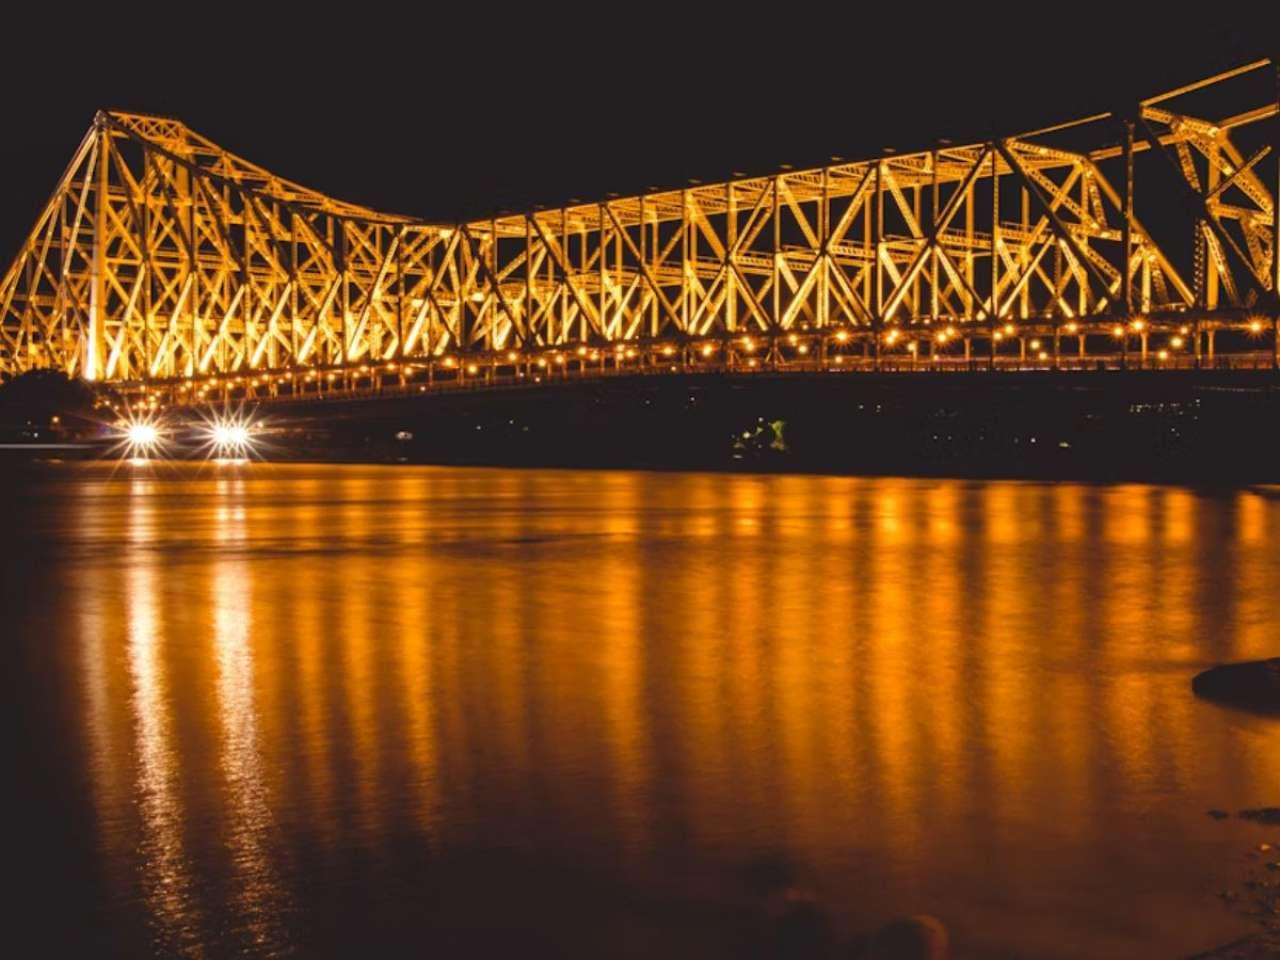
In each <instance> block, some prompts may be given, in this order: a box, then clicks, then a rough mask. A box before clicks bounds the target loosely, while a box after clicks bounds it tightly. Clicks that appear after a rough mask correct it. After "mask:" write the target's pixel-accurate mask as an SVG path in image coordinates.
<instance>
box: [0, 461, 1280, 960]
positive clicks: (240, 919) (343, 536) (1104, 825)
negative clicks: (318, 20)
mask: <svg viewBox="0 0 1280 960" xmlns="http://www.w3.org/2000/svg"><path fill="white" fill-rule="evenodd" d="M3 488H4V494H5V495H4V503H3V508H2V521H0V537H3V539H4V544H5V548H4V560H3V568H2V570H3V576H4V581H3V593H2V598H3V605H4V607H3V609H4V618H3V623H4V632H5V647H4V649H5V653H6V655H7V664H6V669H5V670H4V686H3V689H2V690H0V694H2V696H3V700H4V702H5V704H6V709H7V710H9V711H10V713H11V717H10V720H9V721H8V723H7V724H6V727H7V730H8V732H9V733H11V734H12V735H13V736H14V737H15V739H16V750H15V757H16V760H15V761H14V762H13V763H11V764H10V765H9V769H8V770H7V771H6V772H7V774H8V781H9V786H8V787H7V788H6V790H7V792H8V794H9V799H10V801H11V804H12V805H11V806H10V812H9V816H8V817H7V818H6V827H7V829H6V831H5V832H6V834H7V837H6V841H5V848H6V854H7V855H6V858H5V859H6V866H7V868H8V869H7V870H6V873H7V881H8V882H7V884H6V885H7V886H8V887H9V890H10V892H9V893H8V894H6V897H5V899H6V901H7V903H6V906H7V917H6V921H5V922H6V928H5V930H4V936H5V942H6V943H7V944H9V947H8V948H7V951H6V952H9V950H12V949H13V947H14V945H15V944H20V945H24V946H27V945H31V946H35V947H43V948H44V952H45V953H46V954H47V955H52V954H53V953H54V952H57V951H62V952H64V953H66V952H69V951H76V952H79V953H80V954H81V955H119V956H130V957H139V956H146V955H163V956H171V955H172V956H204V957H223V956H231V955H248V956H301V957H312V956H354V955H362V956H437V957H438V956H458V957H476V956H512V957H530V956H541V955H552V956H571V957H613V956H620V957H721V956H751V955H753V954H752V951H753V950H754V949H755V946H756V945H758V944H760V943H767V942H769V936H770V934H769V932H768V931H769V925H770V923H771V922H772V921H771V917H774V916H776V915H777V912H778V911H779V909H780V906H779V904H780V903H781V902H782V901H784V900H785V899H786V897H787V896H788V894H787V893H785V892H784V891H785V888H787V887H790V888H793V892H792V893H791V894H790V896H793V897H794V896H801V897H809V898H812V899H813V900H814V901H815V902H816V904H817V907H818V909H819V910H821V911H822V912H823V913H824V914H825V916H826V918H827V920H828V921H829V923H830V925H831V927H832V929H833V931H834V936H835V937H836V938H837V940H839V941H842V942H848V941H849V940H851V939H852V938H854V937H855V936H856V935H857V934H858V933H859V932H860V931H863V930H866V929H868V928H870V927H872V926H874V925H875V924H877V923H879V922H882V921H883V920H885V919H886V918H887V917H889V916H891V915H893V914H896V913H899V912H929V913H933V914H936V915H938V916H940V917H941V918H943V919H944V920H945V921H946V922H947V924H948V925H949V926H950V928H951V930H952V933H953V936H954V938H955V941H956V943H957V945H958V947H959V948H960V950H959V951H958V952H959V953H960V955H961V956H965V957H1009V956H1019V957H1061V958H1067V957H1071V958H1076V957H1124V958H1132V957H1148V956H1150V957H1176V956H1181V955H1185V954H1187V953H1190V952H1192V951H1193V950H1196V949H1201V948H1204V947H1207V946H1209V945H1212V944H1214V943H1217V942H1221V941H1224V940H1228V939H1231V938H1232V937H1234V936H1238V935H1240V934H1241V933H1243V932H1244V931H1246V930H1247V929H1248V926H1247V923H1246V922H1245V921H1244V920H1242V919H1241V918H1240V917H1238V916H1235V915H1233V914H1232V913H1231V912H1230V911H1229V910H1228V909H1227V908H1226V907H1225V906H1224V905H1223V903H1222V901H1221V900H1220V899H1219V897H1218V893H1219V891H1221V890H1224V889H1227V888H1228V887H1229V886H1230V885H1231V884H1232V883H1234V882H1236V880H1238V878H1239V875H1240V873H1241V871H1242V870H1243V869H1244V859H1245V851H1247V850H1249V849H1250V848H1251V847H1252V846H1255V845H1256V844H1257V843H1258V842H1259V841H1260V840H1262V839H1275V838H1272V837H1269V836H1267V833H1266V831H1264V829H1263V828H1262V827H1259V826H1257V825H1254V824H1250V823H1246V822H1244V821H1240V820H1238V819H1236V818H1231V819H1226V820H1221V821H1219V820H1215V819H1213V818H1211V817H1209V816H1207V815H1206V811H1207V810H1208V809H1209V808H1211V807H1222V808H1227V809H1231V810H1235V809H1237V808H1240V807H1248V806H1260V805H1266V804H1272V805H1275V804H1277V803H1280V724H1278V723H1277V722H1276V721H1267V720H1264V719H1259V718H1254V717H1251V716H1249V715H1247V714H1241V713H1234V712H1231V711H1228V710H1224V709H1222V708H1219V707H1216V706H1212V705H1209V704H1206V703H1202V702H1199V701H1197V700H1195V699H1193V697H1192V696H1191V694H1190V691H1189V681H1190V678H1191V676H1192V675H1193V674H1194V673H1195V672H1196V671H1198V670H1199V669H1201V668H1202V667H1204V666H1206V665H1208V664H1210V663H1212V662H1215V661H1219V660H1228V659H1240V658H1253V657H1262V656H1266V655H1275V654H1276V653H1277V652H1280V628H1277V626H1276V621H1275V620H1274V610H1275V604H1276V600H1277V597H1280V551H1277V549H1276V543H1277V535H1278V534H1280V499H1277V497H1276V494H1275V492H1273V491H1269V490H1232V491H1226V492H1196V491H1191V490H1187V489H1180V488H1172V487H1144V486H1087V485H1052V484H1034V483H1016V482H996V483H973V482H963V481H932V480H903V479H856V478H829V477H797V476H745V475H738V476H731V475H709V474H693V475H690V474H663V473H624V472H571V471H521V470H478V469H451V468H416V467H415V468H388V467H350V466H341V467H327V466H275V465H254V466H251V467H230V466H224V467H203V468H181V469H180V468H174V467H171V468H165V469H150V468H134V467H129V466H122V467H116V468H112V467H110V466H99V465H70V464H68V465H61V466H50V467H47V468H44V469H37V470H36V471H34V472H18V471H12V470H10V471H8V474H7V476H6V477H5V479H4V481H3ZM13 801H16V803H15V802H13ZM1270 832H1271V833H1275V832H1276V831H1275V830H1274V829H1273V830H1271V831H1270ZM10 955H23V956H25V955H30V953H29V952H28V951H25V950H18V951H16V952H11V953H10Z"/></svg>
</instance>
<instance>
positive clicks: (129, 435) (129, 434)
mask: <svg viewBox="0 0 1280 960" xmlns="http://www.w3.org/2000/svg"><path fill="white" fill-rule="evenodd" d="M124 437H125V439H126V440H128V441H129V443H130V445H132V446H135V447H151V446H154V445H155V442H156V441H157V440H159V439H160V431H159V430H157V429H156V428H155V427H154V426H152V425H151V424H149V423H131V424H129V426H128V428H127V429H126V430H125V432H124Z"/></svg>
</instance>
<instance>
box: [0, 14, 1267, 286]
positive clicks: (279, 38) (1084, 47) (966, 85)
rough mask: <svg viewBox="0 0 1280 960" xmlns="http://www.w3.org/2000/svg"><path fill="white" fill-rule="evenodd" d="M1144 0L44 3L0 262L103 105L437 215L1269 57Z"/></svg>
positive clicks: (23, 48) (759, 168) (1251, 43)
mask: <svg viewBox="0 0 1280 960" xmlns="http://www.w3.org/2000/svg"><path fill="white" fill-rule="evenodd" d="M1147 7H1148V9H1146V10H1135V7H1134V6H1133V5H1125V4H1121V3H1118V2H1117V3H1115V4H1113V5H1112V6H1111V8H1110V9H1108V8H1106V7H1103V8H1099V9H1098V10H1094V11H1093V12H1087V11H1086V10H1085V9H1084V8H1082V7H1080V6H1078V5H1077V6H1075V7H1069V6H1068V5H1066V4H1054V5H1048V4H1040V5H1031V4H1024V5H1021V6H1019V7H1017V8H1010V9H1009V10H1007V11H1006V10H1004V9H1002V8H998V7H994V6H976V5H957V6H956V7H955V9H954V12H952V13H950V14H947V15H939V14H937V13H935V12H932V9H931V7H929V6H927V5H925V4H914V5H912V4H907V3H903V2H896V0H895V2H889V3H882V4H876V5H874V6H871V5H867V4H861V3H858V4H844V5H840V6H836V7H832V8H824V7H821V6H817V5H811V4H804V3H800V2H782V3H775V4H773V5H772V6H770V7H768V8H767V9H768V10H769V11H770V12H768V13H757V12H753V10H754V9H755V7H754V5H749V4H747V3H742V4H738V5H735V6H732V7H727V8H717V9H711V8H703V7H698V6H692V5H686V6H684V7H665V6H663V7H659V6H655V5H632V6H605V5H599V6H596V7H593V8H589V9H581V10H575V11H573V12H568V11H557V10H555V9H551V8H543V7H536V6H532V5H526V6H524V7H522V8H521V12H519V13H511V12H508V11H506V10H504V9H503V8H499V7H498V6H496V5H483V6H482V5H459V6H458V7H456V8H450V9H449V11H448V12H440V10H438V9H435V8H428V7H425V6H424V7H422V8H419V10H418V12H416V13H414V14H413V15H412V16H409V15H407V14H404V13H400V12H392V11H390V10H386V9H382V8H379V7H375V6H371V5H364V6H359V5H352V6H350V7H348V8H345V12H344V13H342V14H341V15H340V14H338V13H336V12H326V8H325V7H324V6H323V5H322V4H318V3H317V4H313V5H310V6H307V7H303V8H299V9H298V11H296V12H281V11H277V9H276V8H274V7H270V6H268V5H266V4H265V3H264V4H263V5H261V7H260V8H259V9H258V10H256V11H253V12H236V13H230V12H212V11H210V10H209V9H207V8H204V7H195V6H192V7H183V8H178V7H176V6H169V7H165V8H161V10H160V11H156V12H152V11H147V10H144V9H143V8H141V7H126V6H125V5H112V6H111V8H110V9H107V10H104V9H103V8H99V9H100V10H101V11H102V12H100V13H99V14H97V15H96V16H94V17H93V18H90V19H86V18H85V15H84V14H82V13H79V12H77V11H75V10H73V9H72V8H70V7H67V8H61V7H60V8H58V10H57V11H56V13H55V14H53V15H52V16H51V17H46V16H44V15H39V16H36V15H31V16H29V17H28V18H27V22H25V23H22V24H20V25H19V26H18V28H17V29H13V30H10V31H9V32H8V34H7V35H6V36H5V37H4V38H3V39H2V40H0V45H2V46H0V102H2V103H3V107H4V114H3V116H4V118H5V131H6V133H5V135H4V136H3V138H2V139H0V162H2V163H3V171H4V181H3V182H4V189H3V190H2V191H0V261H4V262H7V261H8V258H9V255H10V252H11V251H13V250H14V249H15V248H16V247H17V245H18V244H19V243H20V242H21V239H22V237H23V236H24V235H25V233H26V232H27V230H28V229H29V227H30V224H31V222H32V220H33V218H34V217H35V215H36V213H37V211H38V209H39V208H40V206H41V205H42V204H43V203H44V201H45V199H46V198H47V196H48V194H49V192H50V190H51V188H52V187H53V185H54V182H55V180H56V179H57V176H58V174H59V173H60V171H61V170H62V168H63V167H64V166H65V164H66V162H67V160H68V159H69V157H70V155H71V152H72V150H73V149H74V148H75V145H76V144H77V143H78V142H79V140H80V138H81V137H82V135H83V133H84V131H85V129H86V128H87V127H88V125H89V123H90V121H91V119H92V116H93V113H94V111H95V110H96V109H97V108H99V107H104V106H105V107H115V108H119V109H126V110H133V111H139V112H155V113H163V114H169V115H172V116H177V117H179V118H181V119H183V120H184V121H185V122H187V123H188V124H189V125H190V126H192V127H194V128H195V129H197V130H199V131H201V132H202V133H204V134H206V135H207V136H209V137H211V138H212V139H214V140H215V141H217V142H219V143H221V144H222V145H224V146H225V147H227V148H229V149H231V150H233V151H235V152H237V153H240V154H241V155H243V156H245V157H247V158H249V159H251V160H253V161H255V162H257V163H260V164H262V165H264V166H266V167H269V168H271V169H273V170H275V171H276V172H278V173H280V174H282V175H284V176H286V177H289V178H291V179H294V180H297V181H299V182H302V183H304V184H307V185H308V186H312V187H315V188H317V189H320V190H323V191H325V192H327V193H330V194H332V195H334V196H338V197H342V198H344V199H348V200H352V201H355V202H359V203H363V204H367V205H370V206H373V207H376V208H380V209H384V210H391V211H396V212H400V213H407V214H414V215H418V216H423V217H428V218H433V219H441V220H454V219H459V218H464V217H475V216H485V215H488V214H490V213H492V212H494V211H495V210H498V209H525V208H528V207H531V206H534V205H548V206H550V205H556V204H559V203H561V202H564V201H566V200H569V199H570V198H581V199H596V198H599V197H601V196H604V195H606V194H607V193H610V192H616V193H624V194H625V193H629V192H635V191H637V190H643V189H645V188H648V187H650V186H673V185H682V184H684V183H686V182H687V181H688V180H689V179H690V178H695V179H700V180H703V181H712V180H716V179H722V178H725V177H728V176H730V175H732V174H733V173H734V172H747V173H758V172H765V171H769V170H773V169H776V168H777V167H778V166H779V165H780V164H784V163H789V164H793V165H796V166H800V165H810V164H817V163H823V162H826V161H828V160H829V158H830V157H831V156H833V155H837V156H842V157H848V158H850V159H853V158H857V157H861V156H866V155H869V154H874V153H877V152H879V151H880V150H881V149H882V148H884V147H888V146H892V147H895V148H897V149H900V150H902V149H910V148H913V147H922V146H927V145H929V144H930V143H931V142H932V141H933V140H934V139H935V138H937V137H940V136H945V137H951V138H953V139H976V138H980V137H982V136H984V135H985V134H986V133H987V132H989V131H991V130H992V129H996V130H998V131H1001V132H1015V131H1017V130H1019V129H1027V128H1029V127H1032V126H1037V125H1041V124H1044V123H1047V122H1051V121H1053V120H1056V119H1065V118H1069V117H1073V116H1078V115H1082V114H1085V113H1088V112H1093V111H1096V110H1105V109H1110V108H1113V107H1115V106H1118V105H1119V104H1122V103H1126V102H1131V101H1132V100H1134V99H1136V98H1137V97H1140V96H1143V95H1147V94H1150V93H1153V92H1156V91H1159V90H1161V89H1165V88H1167V87H1171V86H1176V85H1178V84H1179V83H1182V82H1184V81H1187V80H1189V79H1193V78H1196V77H1199V76H1202V75H1206V74H1209V73H1212V72H1214V71H1216V70H1219V69H1222V68H1225V67H1228V66H1232V65H1235V64H1237V63H1241V62H1244V61H1246V60H1249V59H1252V58H1255V57H1257V56H1265V55H1268V53H1269V51H1268V50H1266V49H1265V45H1266V42H1267V40H1268V39H1269V38H1275V37H1276V36H1277V32H1276V29H1275V27H1274V20H1275V17H1274V15H1271V17H1270V19H1269V20H1268V19H1266V18H1263V20H1262V26H1260V24H1259V19H1258V18H1260V17H1263V14H1262V11H1267V10H1270V9H1271V8H1272V7H1274V3H1271V4H1257V5H1256V6H1253V7H1251V8H1249V9H1248V10H1247V12H1245V13H1239V14H1237V13H1235V12H1232V8H1230V7H1228V6H1224V7H1222V8H1220V9H1214V10H1212V11H1211V12H1212V13H1213V14H1214V15H1216V16H1219V17H1220V19H1217V20H1212V19H1211V18H1210V19H1202V20H1200V21H1199V22H1191V21H1190V20H1189V19H1184V18H1181V17H1180V16H1179V15H1178V14H1176V13H1175V12H1173V5H1171V4H1150V5H1147ZM872 9H874V10H877V11H879V12H878V13H874V14H872V13H868V11H869V10H872ZM1202 9H1203V10H1206V11H1208V10H1210V8H1209V7H1203V8H1202ZM1015 11H1016V12H1015ZM54 17H56V19H54ZM1268 23H1270V24H1272V25H1271V26H1267V24H1268ZM55 37H56V38H57V40H56V53H55V52H53V50H52V46H51V44H52V43H53V41H52V38H55Z"/></svg>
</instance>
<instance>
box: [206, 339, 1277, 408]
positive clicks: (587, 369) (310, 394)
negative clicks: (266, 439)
mask: <svg viewBox="0 0 1280 960" xmlns="http://www.w3.org/2000/svg"><path fill="white" fill-rule="evenodd" d="M837 360H838V361H839V362H836V361H837ZM1274 369H1276V367H1275V360H1274V357H1273V356H1272V354H1271V353H1270V352H1267V351H1256V352H1252V353H1230V354H1219V355H1217V356H1214V357H1212V358H1210V357H1201V358H1200V359H1199V361H1198V362H1197V360H1196V358H1195V357H1194V356H1178V357H1170V358H1164V359H1161V358H1158V357H1156V356H1154V355H1149V356H1147V357H1145V358H1143V357H1141V356H1136V355H1125V354H1121V353H1114V354H1109V355H1091V356H1088V357H1084V358H1080V357H1074V356H1072V357H1067V356H1060V357H1059V358H1058V360H1057V361H1056V362H1055V361H1053V360H1040V359H1030V358H1028V359H1021V358H1018V357H996V358H994V360H993V359H992V358H990V357H971V358H969V359H967V360H966V359H965V358H963V357H949V356H947V357H920V358H916V359H911V358H909V357H907V358H904V357H900V356H891V357H881V358H879V359H878V360H877V359H876V358H873V357H851V356H839V357H827V358H825V359H823V358H819V359H803V360H798V359H780V360H774V361H768V362H766V361H764V360H761V359H756V360H755V362H754V363H752V362H750V361H749V360H745V361H744V360H742V359H735V360H733V361H731V362H724V361H722V360H721V361H712V362H706V361H704V362H698V363H687V364H685V363H679V362H676V363H669V364H660V363H647V364H636V365H625V364H619V365H604V366H592V365H586V364H584V365H582V366H580V367H577V366H575V367H570V368H564V369H559V370H557V369H555V368H551V367H548V368H546V369H541V370H537V371H536V372H535V371H525V370H520V369H517V368H514V367H508V368H507V369H506V370H504V369H502V368H499V367H495V368H488V369H484V370H481V371H478V372H477V373H475V374H473V375H464V374H463V373H462V372H461V371H457V372H456V374H455V375H454V376H452V377H450V378H440V377H438V376H437V377H435V378H433V379H431V380H430V381H422V380H414V379H405V380H403V381H402V380H399V379H397V380H394V381H388V380H385V379H384V380H382V381H376V380H375V381H371V382H369V383H366V384H361V385H343V384H339V385H337V386H333V385H324V384H323V382H322V381H321V382H318V383H317V384H316V386H315V389H303V390H300V391H298V392H297V393H286V392H277V393H276V394H275V395H262V394H254V393H253V392H252V391H250V392H249V393H247V394H245V393H243V392H234V391H232V392H227V393H224V395H223V396H221V397H219V398H218V399H220V400H246V401H250V402H253V401H262V402H269V403H270V404H271V405H272V406H275V405H281V404H303V403H306V404H314V403H324V402H340V401H341V402H347V401H353V400H357V401H358V400H380V399H393V398H407V397H414V396H430V395H440V394H474V393H482V392H487V391H493V390H535V389H545V388H546V387H548V386H554V385H557V384H571V383H583V382H599V381H607V380H616V379H622V378H635V377H649V376H655V377H656V376H671V375H672V374H685V375H690V376H734V377H777V376H788V375H797V374H809V375H829V376H839V375H841V374H862V375H866V374H868V373H878V374H893V375H908V374H962V373H967V374H974V375H981V374H983V373H997V374H1001V373H1014V372H1040V373H1056V374H1066V375H1073V374H1085V373H1100V372H1112V373H1116V372H1152V373H1168V372H1179V371H1181V372H1190V371H1195V370H1200V371H1207V370H1222V371H1234V370H1258V371H1270V370H1274Z"/></svg>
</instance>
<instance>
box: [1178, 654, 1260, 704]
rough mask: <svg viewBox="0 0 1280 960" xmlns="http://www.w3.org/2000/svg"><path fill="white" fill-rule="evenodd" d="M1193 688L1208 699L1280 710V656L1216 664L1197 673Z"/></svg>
mask: <svg viewBox="0 0 1280 960" xmlns="http://www.w3.org/2000/svg"><path fill="white" fill-rule="evenodd" d="M1191 689H1192V690H1193V691H1194V692H1195V694H1196V696H1199V697H1204V698H1205V699H1206V700H1213V701H1216V702H1218V703H1226V704H1230V705H1232V706H1236V707H1244V708H1245V709H1247V710H1258V711H1262V712H1266V713H1280V657H1274V658H1272V659H1270V660H1253V661H1250V662H1248V663H1227V664H1223V665H1221V666H1217V667H1213V668H1212V669H1210V670H1206V671H1205V672H1204V673H1201V674H1197V675H1196V678H1195V679H1194V680H1192V681H1191Z"/></svg>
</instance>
